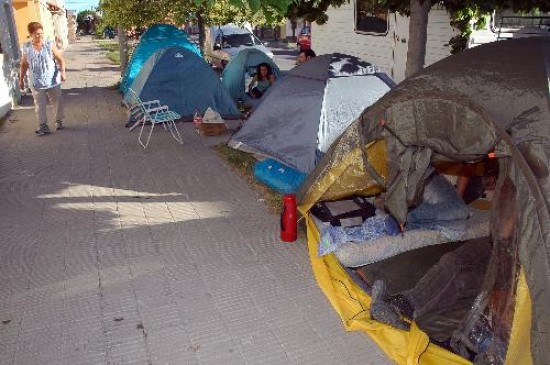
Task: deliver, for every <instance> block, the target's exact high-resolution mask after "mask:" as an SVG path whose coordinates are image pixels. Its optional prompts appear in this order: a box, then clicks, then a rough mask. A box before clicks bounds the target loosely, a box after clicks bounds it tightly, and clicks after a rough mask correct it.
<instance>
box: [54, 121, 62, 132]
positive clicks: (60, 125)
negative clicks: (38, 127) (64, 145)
mask: <svg viewBox="0 0 550 365" xmlns="http://www.w3.org/2000/svg"><path fill="white" fill-rule="evenodd" d="M63 128H64V127H63V122H62V121H61V120H58V121H57V122H55V130H56V131H58V130H60V129H63Z"/></svg>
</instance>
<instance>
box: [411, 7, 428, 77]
mask: <svg viewBox="0 0 550 365" xmlns="http://www.w3.org/2000/svg"><path fill="white" fill-rule="evenodd" d="M430 8H431V1H430V0H424V1H422V0H411V17H410V22H409V47H408V49H407V68H406V71H405V77H406V78H409V77H410V76H412V75H414V74H415V73H417V72H418V71H420V70H422V69H423V68H424V62H425V59H426V39H427V37H428V15H429V13H430Z"/></svg>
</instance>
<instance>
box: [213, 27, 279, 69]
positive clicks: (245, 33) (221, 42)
mask: <svg viewBox="0 0 550 365" xmlns="http://www.w3.org/2000/svg"><path fill="white" fill-rule="evenodd" d="M210 34H211V37H212V43H213V45H214V52H213V53H212V55H211V57H209V62H210V64H212V65H213V66H214V67H220V68H224V67H225V66H226V65H227V64H228V63H229V61H231V59H233V57H235V56H236V55H237V54H238V53H239V52H240V51H241V50H243V49H246V48H256V49H258V50H260V51H262V52H264V53H265V54H266V55H268V56H269V58H271V59H273V57H274V55H273V52H271V51H270V50H269V49H268V48H267V47H266V46H265V45H264V44H263V43H262V41H260V39H259V38H258V37H256V36H255V35H254V33H252V31H250V29H249V28H247V26H246V24H245V25H243V26H239V25H236V24H226V25H222V26H214V27H212V28H211V30H210Z"/></svg>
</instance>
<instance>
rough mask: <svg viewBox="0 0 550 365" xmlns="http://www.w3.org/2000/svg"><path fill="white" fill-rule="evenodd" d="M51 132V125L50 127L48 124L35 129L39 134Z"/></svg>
mask: <svg viewBox="0 0 550 365" xmlns="http://www.w3.org/2000/svg"><path fill="white" fill-rule="evenodd" d="M51 132H52V131H50V127H48V125H43V126H40V128H38V129H37V130H35V131H34V133H36V134H38V135H39V136H43V135H45V134H50V133H51Z"/></svg>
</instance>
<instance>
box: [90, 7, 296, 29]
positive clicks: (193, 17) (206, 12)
mask: <svg viewBox="0 0 550 365" xmlns="http://www.w3.org/2000/svg"><path fill="white" fill-rule="evenodd" d="M288 1H289V0H246V1H244V2H243V1H242V0H183V1H182V0H101V2H100V8H101V10H102V12H103V14H104V21H105V22H107V23H109V24H116V25H117V26H122V27H124V28H131V27H133V26H150V25H152V24H157V23H172V24H176V25H177V24H182V23H184V22H187V21H197V14H198V13H200V14H201V15H202V17H203V18H204V21H205V24H207V25H210V24H224V23H230V22H235V23H243V22H245V21H253V22H260V23H262V22H273V21H277V20H279V19H281V18H282V16H283V15H284V14H285V11H286V8H287V6H288Z"/></svg>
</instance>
